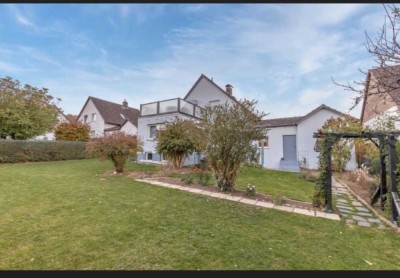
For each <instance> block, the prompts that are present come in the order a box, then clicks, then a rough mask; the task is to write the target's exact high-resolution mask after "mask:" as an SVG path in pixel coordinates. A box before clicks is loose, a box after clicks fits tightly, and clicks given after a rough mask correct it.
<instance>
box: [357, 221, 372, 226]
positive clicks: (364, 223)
mask: <svg viewBox="0 0 400 278" xmlns="http://www.w3.org/2000/svg"><path fill="white" fill-rule="evenodd" d="M358 225H360V226H364V227H371V224H370V223H368V222H365V221H358Z"/></svg>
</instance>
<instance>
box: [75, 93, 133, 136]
mask: <svg viewBox="0 0 400 278" xmlns="http://www.w3.org/2000/svg"><path fill="white" fill-rule="evenodd" d="M95 100H96V102H98V101H102V102H103V106H104V103H107V105H108V109H104V108H102V109H103V110H102V111H103V112H104V111H106V112H107V113H112V114H113V115H115V114H116V113H117V114H119V115H118V117H120V116H121V117H122V118H121V121H123V119H125V120H126V121H125V122H124V123H123V124H122V125H120V124H112V123H109V122H105V120H104V118H103V116H102V115H101V113H100V111H99V109H97V107H96V105H95V103H94V102H93V100H92V99H91V97H89V98H88V100H87V102H86V103H85V105H84V106H83V108H82V110H81V112H80V113H79V116H78V119H77V122H80V123H84V124H88V125H89V126H90V137H91V138H98V137H102V136H104V134H105V133H112V132H115V131H123V132H125V133H127V134H129V135H137V127H136V126H135V125H134V124H133V123H132V122H131V121H130V120H127V119H126V118H125V116H124V115H122V114H121V113H120V111H119V110H118V109H120V107H121V106H119V105H117V104H115V103H110V102H108V101H104V100H99V99H95ZM109 105H112V106H109ZM100 107H102V106H100ZM105 118H106V119H107V117H106V115H105ZM114 118H115V117H114ZM109 128H115V129H113V130H110V131H107V129H109Z"/></svg>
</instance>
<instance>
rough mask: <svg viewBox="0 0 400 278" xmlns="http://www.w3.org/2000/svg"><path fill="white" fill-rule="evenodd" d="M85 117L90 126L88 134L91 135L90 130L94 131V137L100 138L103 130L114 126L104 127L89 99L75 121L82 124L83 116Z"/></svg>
mask: <svg viewBox="0 0 400 278" xmlns="http://www.w3.org/2000/svg"><path fill="white" fill-rule="evenodd" d="M92 113H96V121H94V122H92ZM85 115H87V116H88V117H87V122H86V123H87V124H89V126H90V134H92V130H94V131H95V137H101V136H103V133H104V128H109V127H113V126H115V125H108V126H104V120H103V118H102V117H101V115H100V113H99V111H97V108H96V107H95V106H94V104H93V102H92V100H91V99H89V101H88V102H87V104H86V106H85V108H84V109H83V111H82V113H81V115H80V116H79V118H78V119H77V121H78V122H81V123H83V122H84V121H83V120H84V116H85Z"/></svg>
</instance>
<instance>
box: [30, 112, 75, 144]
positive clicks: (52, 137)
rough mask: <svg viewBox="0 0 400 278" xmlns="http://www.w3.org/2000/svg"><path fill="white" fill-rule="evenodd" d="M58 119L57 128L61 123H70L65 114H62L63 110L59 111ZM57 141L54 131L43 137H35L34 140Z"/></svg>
mask: <svg viewBox="0 0 400 278" xmlns="http://www.w3.org/2000/svg"><path fill="white" fill-rule="evenodd" d="M57 119H58V122H57V124H56V126H57V125H58V124H60V123H67V122H69V120H68V118H67V116H65V115H64V113H63V112H61V110H59V113H58V115H57ZM55 139H56V137H55V134H54V130H52V131H50V132H47V133H45V134H43V135H39V136H35V137H34V138H32V140H49V141H53V140H55Z"/></svg>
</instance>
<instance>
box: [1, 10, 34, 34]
mask: <svg viewBox="0 0 400 278" xmlns="http://www.w3.org/2000/svg"><path fill="white" fill-rule="evenodd" d="M8 8H9V10H10V11H11V13H12V15H13V16H14V18H15V20H16V21H17V22H18V23H19V24H21V25H23V26H26V27H30V28H32V29H35V30H36V29H37V27H36V25H35V24H34V23H33V21H32V20H30V19H29V18H28V17H27V16H26V15H24V14H23V12H22V11H21V10H20V9H19V8H18V7H17V6H16V5H14V4H8Z"/></svg>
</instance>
